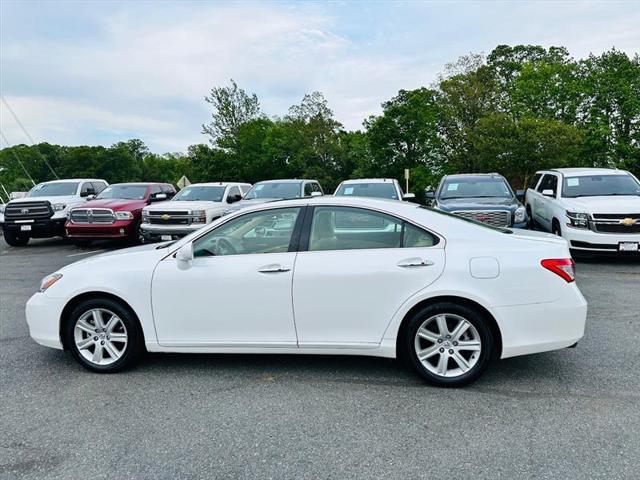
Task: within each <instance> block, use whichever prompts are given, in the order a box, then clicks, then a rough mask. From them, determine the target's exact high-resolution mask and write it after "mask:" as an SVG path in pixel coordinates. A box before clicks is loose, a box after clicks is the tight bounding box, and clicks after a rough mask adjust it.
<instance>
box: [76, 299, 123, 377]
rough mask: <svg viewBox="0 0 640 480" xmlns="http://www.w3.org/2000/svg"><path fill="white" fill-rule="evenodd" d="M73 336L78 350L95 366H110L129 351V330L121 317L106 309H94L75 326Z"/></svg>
mask: <svg viewBox="0 0 640 480" xmlns="http://www.w3.org/2000/svg"><path fill="white" fill-rule="evenodd" d="M73 336H74V341H75V345H76V348H77V349H78V352H79V353H80V355H82V356H83V357H84V358H85V359H86V360H87V361H88V362H90V363H92V364H94V365H110V364H112V363H114V362H116V361H117V360H119V359H120V358H121V357H122V355H123V354H124V352H125V351H126V349H127V343H128V340H129V337H128V334H127V328H126V327H125V325H124V322H123V321H122V319H121V318H120V317H118V316H117V315H116V314H115V313H113V312H112V311H111V310H107V309H105V308H92V309H91V310H88V311H87V312H85V313H83V314H82V315H81V316H80V317H79V318H78V321H77V322H76V324H75V328H74V330H73Z"/></svg>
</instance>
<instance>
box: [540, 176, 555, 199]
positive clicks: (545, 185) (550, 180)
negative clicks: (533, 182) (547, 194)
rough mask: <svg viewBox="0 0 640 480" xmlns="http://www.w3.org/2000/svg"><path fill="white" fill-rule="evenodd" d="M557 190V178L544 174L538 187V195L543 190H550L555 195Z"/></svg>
mask: <svg viewBox="0 0 640 480" xmlns="http://www.w3.org/2000/svg"><path fill="white" fill-rule="evenodd" d="M557 189H558V177H556V176H555V175H551V174H550V173H548V174H546V175H545V176H544V177H543V178H542V181H541V182H540V185H539V186H538V192H540V193H542V192H544V191H545V190H551V191H553V194H554V195H555V194H556V190H557Z"/></svg>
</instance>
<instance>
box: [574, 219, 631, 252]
mask: <svg viewBox="0 0 640 480" xmlns="http://www.w3.org/2000/svg"><path fill="white" fill-rule="evenodd" d="M562 236H563V237H564V238H566V239H567V240H568V241H569V246H570V248H571V249H572V250H575V251H577V252H579V251H583V252H591V253H602V254H619V255H629V254H631V255H638V254H640V252H620V251H618V245H619V244H620V242H640V234H638V233H629V234H622V233H597V232H594V231H591V230H585V229H580V228H572V227H569V226H567V225H565V226H564V228H563V230H562Z"/></svg>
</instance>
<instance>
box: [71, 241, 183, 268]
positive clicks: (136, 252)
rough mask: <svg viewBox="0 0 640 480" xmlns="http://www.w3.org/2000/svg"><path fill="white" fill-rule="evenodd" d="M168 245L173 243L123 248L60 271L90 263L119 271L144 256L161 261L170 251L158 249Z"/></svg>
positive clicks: (151, 264) (79, 262)
mask: <svg viewBox="0 0 640 480" xmlns="http://www.w3.org/2000/svg"><path fill="white" fill-rule="evenodd" d="M167 243H171V242H165V243H150V244H147V245H139V246H137V247H129V248H123V249H120V250H112V251H110V252H105V253H101V254H99V255H94V256H92V257H89V258H85V259H82V260H79V261H77V262H74V263H71V264H69V265H67V266H66V267H63V268H62V269H61V270H60V271H61V272H64V271H65V270H70V269H73V268H74V267H76V266H78V265H86V264H88V263H104V264H105V268H110V269H114V268H116V269H117V268H118V265H126V264H127V263H129V262H132V261H134V260H139V259H140V257H143V256H148V257H149V259H150V260H151V259H152V258H155V257H157V260H160V259H161V258H163V257H165V256H166V255H167V254H168V253H169V250H168V249H166V248H160V249H159V248H158V247H161V246H163V245H165V244H167ZM154 266H155V263H154V262H152V261H151V262H150V263H149V268H153V267H154Z"/></svg>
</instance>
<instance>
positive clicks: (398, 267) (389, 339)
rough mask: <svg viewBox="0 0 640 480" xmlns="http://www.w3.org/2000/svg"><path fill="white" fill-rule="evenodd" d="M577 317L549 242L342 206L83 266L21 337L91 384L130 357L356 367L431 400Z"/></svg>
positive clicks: (389, 204) (281, 205)
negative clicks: (402, 366)
mask: <svg viewBox="0 0 640 480" xmlns="http://www.w3.org/2000/svg"><path fill="white" fill-rule="evenodd" d="M586 314H587V304H586V301H585V299H584V298H583V296H582V294H581V293H580V291H579V290H578V287H577V286H576V284H575V282H574V264H573V260H572V259H571V257H570V254H569V248H568V244H567V242H566V240H564V239H562V238H559V237H556V236H553V235H550V234H546V233H541V232H531V231H522V230H518V231H511V230H508V229H501V228H495V227H490V226H487V225H484V224H479V223H476V222H473V221H470V220H466V219H462V218H459V217H456V216H452V215H450V214H447V213H443V212H439V211H435V210H430V209H427V208H424V207H419V206H418V205H415V204H411V203H404V202H394V201H388V200H376V199H371V198H347V197H334V198H332V197H318V198H308V199H299V200H287V201H280V202H273V203H268V204H261V205H258V206H254V207H249V208H245V209H243V210H240V211H238V212H235V213H234V214H231V215H228V216H225V217H222V218H221V219H219V220H216V221H215V222H213V223H212V224H210V225H208V226H206V227H204V228H203V229H201V230H199V231H197V232H194V233H192V234H191V235H189V236H187V237H184V238H183V239H181V240H179V241H177V242H175V243H165V244H160V245H157V244H156V245H144V246H141V247H135V248H131V249H127V250H121V251H118V252H112V253H107V254H103V255H98V256H95V257H92V258H89V259H85V260H83V261H80V262H77V263H74V264H72V265H69V266H67V267H64V268H63V269H61V270H59V271H58V272H56V273H54V274H52V275H50V276H48V277H46V278H45V279H44V280H43V281H42V285H41V287H40V291H39V292H38V293H36V294H35V295H33V297H32V298H31V299H30V300H29V302H28V303H27V322H28V324H29V329H30V333H31V336H32V337H33V338H34V339H35V340H36V341H37V342H38V343H40V344H42V345H46V346H49V347H54V348H59V349H65V350H69V351H70V352H71V353H72V355H73V356H74V357H75V358H76V359H77V360H78V361H79V362H80V363H81V364H82V365H83V366H84V367H86V368H88V369H89V370H92V371H94V372H115V371H119V370H121V369H123V368H125V367H128V366H130V365H132V364H133V363H134V362H135V361H136V360H137V359H138V358H139V356H140V354H141V353H143V352H144V351H145V350H146V351H151V352H189V353H194V352H199V353H221V352H222V353H297V354H330V355H331V354H333V355H370V356H379V357H390V358H393V357H402V358H403V359H405V360H406V361H407V363H409V364H410V365H411V366H413V368H414V369H415V370H416V371H417V372H418V373H419V374H420V375H422V376H423V377H424V378H425V379H426V380H427V381H429V382H430V383H432V384H436V385H442V386H458V385H463V384H466V383H469V382H471V381H473V380H475V379H476V378H478V377H479V376H480V375H481V374H482V372H483V371H484V370H485V368H486V367H487V365H488V364H489V362H490V360H491V359H492V358H494V357H499V358H507V357H513V356H516V355H525V354H529V353H536V352H545V351H549V350H555V349H560V348H565V347H569V346H572V345H574V344H575V343H576V342H578V340H580V338H581V337H582V336H583V334H584V327H585V319H586Z"/></svg>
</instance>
